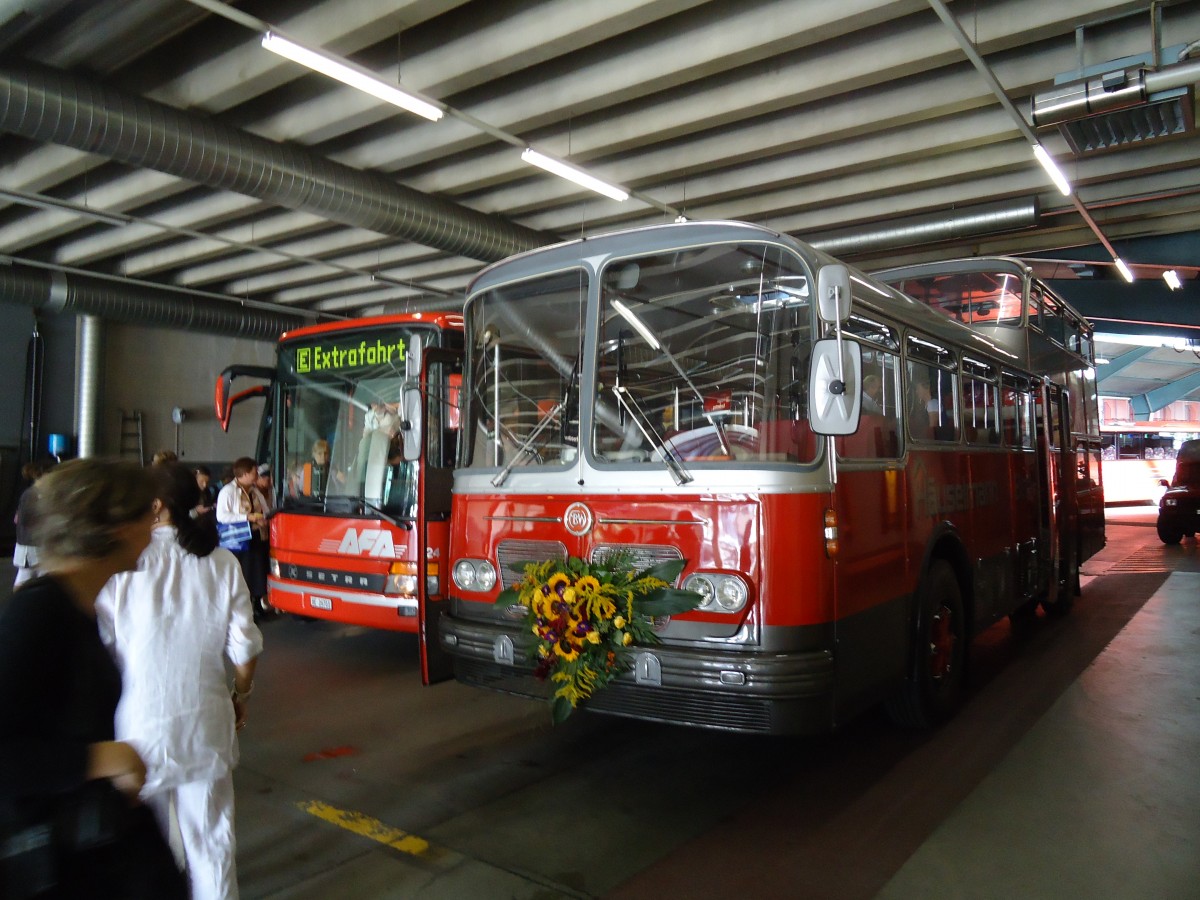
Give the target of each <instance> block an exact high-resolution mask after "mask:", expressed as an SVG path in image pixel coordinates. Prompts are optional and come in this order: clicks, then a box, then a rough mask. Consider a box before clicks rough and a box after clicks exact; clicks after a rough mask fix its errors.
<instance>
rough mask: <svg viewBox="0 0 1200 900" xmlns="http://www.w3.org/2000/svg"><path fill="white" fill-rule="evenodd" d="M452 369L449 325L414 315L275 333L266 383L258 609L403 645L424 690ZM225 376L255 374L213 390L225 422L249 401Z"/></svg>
mask: <svg viewBox="0 0 1200 900" xmlns="http://www.w3.org/2000/svg"><path fill="white" fill-rule="evenodd" d="M461 357H462V317H461V316H458V315H452V314H438V313H435V314H429V313H423V314H422V313H417V314H410V315H394V316H380V317H374V318H367V319H357V320H349V321H345V322H338V323H332V324H323V325H316V326H312V327H308V328H302V329H298V330H296V331H291V332H288V333H287V334H284V335H283V336H282V337H281V338H280V341H279V347H278V354H277V364H276V367H275V369H274V371H273V372H271V371H270V370H267V372H266V374H268V375H271V376H272V383H271V385H270V398H269V401H268V403H269V407H268V408H269V417H268V418H269V421H270V425H269V427H268V435H267V447H268V454H267V455H268V459H269V461H270V463H271V465H272V474H273V476H274V490H275V495H274V497H273V501H274V511H273V513H272V516H271V520H270V541H269V543H270V554H271V559H270V575H269V578H268V601H269V603H270V605H271V606H272V607H274V608H276V609H278V610H281V611H284V612H288V613H294V614H297V615H302V616H307V617H311V618H315V619H326V620H330V621H335V622H342V623H346V624H351V625H362V626H367V627H371V628H381V629H388V630H391V631H401V632H409V633H413V634H417V635H419V636H420V637H421V640H422V656H423V661H424V665H423V674H424V676H425V679H426V681H429V680H431V678H434V677H436V676H437V673H436V672H435V671H433V670H436V669H437V668H438V666H437V665H434V666H433V667H432V669H431V666H430V660H429V659H428V658H427V651H430V650H432V651H433V653H434V654H435V655H436V653H437V648H436V644H435V643H431V642H427V641H426V640H425V636H426V635H427V634H431V633H432V629H433V627H434V626H435V625H436V617H437V614H438V611H439V609H440V605H441V604H442V603H443V602H444V599H445V598H444V587H443V584H444V579H443V575H444V571H445V560H446V555H447V545H448V541H449V532H450V526H449V513H450V484H451V469H452V465H453V454H454V444H455V443H456V441H457V429H458V419H457V415H456V406H457V396H456V393H457V389H458V387H457V386H458V383H459V380H460V375H459V374H458V373H459V372H460V371H461ZM239 374H250V375H257V376H258V377H263V375H264V371H263V370H255V369H247V368H245V367H231V369H230V370H227V372H226V373H225V374H224V376H223V378H221V379H218V383H217V395H216V396H217V402H218V405H219V406H221V405H222V404H224V407H225V408H224V410H223V414H224V418H225V420H226V421H227V420H228V415H229V411H230V408H231V407H232V404H233V403H234V402H236V397H238V396H250V395H253V394H255V393H261V391H257V392H256V391H254V390H250V391H243V392H242V393H241V394H239V395H234V394H233V393H232V392H231V390H230V386H229V381H230V379H231V377H234V376H236V375H239ZM226 398H232V399H226ZM219 414H221V413H220V411H219ZM319 448H321V449H322V452H323V457H320V458H321V459H322V460H323V462H318V459H319V457H318V451H319Z"/></svg>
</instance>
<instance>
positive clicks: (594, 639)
mask: <svg viewBox="0 0 1200 900" xmlns="http://www.w3.org/2000/svg"><path fill="white" fill-rule="evenodd" d="M587 639H588V643H589V644H598V643H600V632H598V631H589V632H588V636H587Z"/></svg>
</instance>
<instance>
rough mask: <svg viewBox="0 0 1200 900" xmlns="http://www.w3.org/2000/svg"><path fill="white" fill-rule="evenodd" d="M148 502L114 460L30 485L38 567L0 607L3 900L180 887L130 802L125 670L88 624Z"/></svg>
mask: <svg viewBox="0 0 1200 900" xmlns="http://www.w3.org/2000/svg"><path fill="white" fill-rule="evenodd" d="M153 501H154V493H153V491H152V489H151V488H150V485H149V483H148V482H147V479H146V476H145V472H144V470H143V469H142V468H141V467H140V466H136V465H134V464H132V463H123V462H118V461H115V460H111V461H110V460H98V459H77V460H72V461H70V462H66V463H63V464H62V465H60V466H58V467H56V468H55V469H54V470H53V471H51V472H49V473H47V474H46V475H44V476H42V478H41V480H40V481H39V482H38V497H37V504H36V507H37V509H36V511H37V523H36V526H35V529H34V538H35V540H36V543H37V545H38V548H39V550H40V552H41V559H40V566H41V569H42V572H43V573H44V574H43V575H42V576H41V577H38V578H35V579H33V580H32V581H29V582H27V583H26V584H25V585H23V586H22V587H21V589H20V590H19V591H16V592H15V593H14V594H13V596H12V599H10V600H9V601H8V603H7V604H5V606H4V608H3V611H2V612H0V685H3V686H4V689H3V690H0V825H2V826H3V828H2V829H0V835H7V836H8V837H7V840H5V841H4V844H5V846H4V847H3V850H4V852H3V854H0V857H2V859H0V863H2V865H0V897H6V898H8V897H32V896H43V895H45V896H55V897H124V898H133V897H154V898H157V900H165V898H172V897H180V898H181V897H185V896H186V895H187V885H186V882H185V880H184V879H183V877H182V875H181V873H180V872H179V870H178V869H177V868H175V866H174V861H173V860H172V858H171V854H170V851H169V850H168V849H167V845H166V843H165V842H164V841H163V839H162V837H161V835H160V833H159V831H158V828H157V827H156V825H155V822H154V819H153V817H151V816H150V815H149V814H148V813H147V812H146V810H145V809H144V808H143V807H141V806H137V805H136V804H137V797H138V793H139V792H140V790H141V788H142V785H143V783H144V781H145V777H146V768H145V765H144V763H143V761H142V758H141V757H140V756H139V755H138V753H137V751H136V750H135V749H134V748H133V747H132V746H131V745H130V744H129V743H127V742H125V741H118V740H116V739H115V733H114V728H113V714H114V712H115V710H116V708H117V702H118V700H119V698H120V696H121V676H120V673H119V672H118V670H117V668H116V666H115V665H114V664H113V661H112V658H111V657H110V656H109V654H108V652H107V651H106V650H105V647H104V644H103V643H102V642H101V640H100V634H99V631H98V628H97V623H96V598H97V595H98V594H99V592H100V589H101V588H102V587H103V586H104V584H105V582H107V581H108V580H109V578H111V577H112V576H114V575H116V574H117V573H119V572H129V571H132V570H133V569H134V568H136V567H137V564H138V557H139V556H140V555H141V553H142V551H143V550H144V549H145V548H146V546H147V544H149V542H150V529H151V528H152V527H153V524H154V510H153V507H152V504H153ZM131 804H133V805H131ZM70 822H74V823H76V824H75V826H74V827H68V826H69V823H70ZM110 822H111V823H117V822H119V823H121V824H120V826H119V827H118V826H116V825H115V824H114V825H112V826H109V825H108V823H110ZM50 823H53V824H52V825H51V824H50ZM88 823H92V824H94V825H97V826H99V827H94V828H89V827H85V826H87V825H88ZM49 835H53V843H51V841H50V840H49V838H48V836H49Z"/></svg>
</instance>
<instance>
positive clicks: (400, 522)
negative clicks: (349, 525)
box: [356, 497, 413, 529]
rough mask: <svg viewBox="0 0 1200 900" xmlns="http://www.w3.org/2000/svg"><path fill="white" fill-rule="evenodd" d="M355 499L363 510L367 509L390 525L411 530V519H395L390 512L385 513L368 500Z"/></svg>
mask: <svg viewBox="0 0 1200 900" xmlns="http://www.w3.org/2000/svg"><path fill="white" fill-rule="evenodd" d="M356 499H357V501H358V502H359V503H361V504H362V505H363V509H364V510H368V509H369V510H370V511H371V512H373V513H375V515H377V516H379V518H381V519H386V520H387V521H388V522H389V523H391V524H392V525H397V526H399V527H401V528H405V529H408V528H412V526H413V523H412V519H411V518H409V519H400V518H397V517H396V516H394V515H392V514H391V513H390V512H387V511H386V510H385V509H383V508H382V507H379V506H376V505H375V504H374V503H372V502H371V501H370V500H367V499H364V498H363V497H358V498H356Z"/></svg>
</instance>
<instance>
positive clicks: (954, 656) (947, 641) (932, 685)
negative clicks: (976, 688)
mask: <svg viewBox="0 0 1200 900" xmlns="http://www.w3.org/2000/svg"><path fill="white" fill-rule="evenodd" d="M917 603H918V609H917V629H916V634H915V635H914V638H913V659H912V671H911V672H910V673H909V675H908V678H907V679H905V682H904V685H903V687H902V688H901V689H900V690H899V691H898V692H897V693H896V695H895V696H894V697H893V698H892V699H890V700H889V701H888V702H887V704H886V706H887V712H888V715H889V716H890V717H891V719H892V721H893V722H895V723H896V724H897V725H900V726H902V727H905V728H931V727H933V726H934V725H937V724H938V723H940V722H943V721H945V720H946V719H948V718H949V717H950V716H951V715H953V714H954V712H955V711H956V710H957V709H958V707H959V706H960V705H961V703H962V698H963V687H964V684H965V681H966V664H967V628H966V625H967V623H966V616H965V614H964V611H963V600H962V588H961V586H960V585H959V583H958V578H957V576H955V574H954V570H953V569H952V568H951V567H950V564H949V563H947V562H945V561H943V560H936V561H934V562H933V564H932V565H930V567H929V571H928V572H927V573H926V575H925V578H924V580H923V581H922V582H921V586H920V587H919V588H918V589H917Z"/></svg>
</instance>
